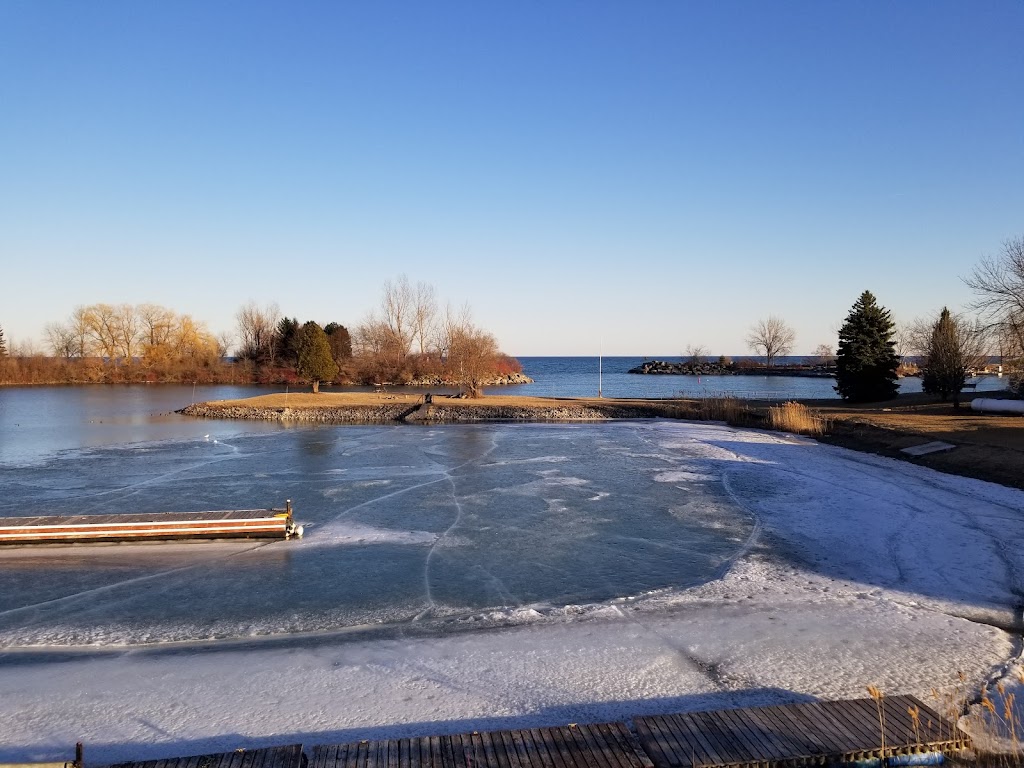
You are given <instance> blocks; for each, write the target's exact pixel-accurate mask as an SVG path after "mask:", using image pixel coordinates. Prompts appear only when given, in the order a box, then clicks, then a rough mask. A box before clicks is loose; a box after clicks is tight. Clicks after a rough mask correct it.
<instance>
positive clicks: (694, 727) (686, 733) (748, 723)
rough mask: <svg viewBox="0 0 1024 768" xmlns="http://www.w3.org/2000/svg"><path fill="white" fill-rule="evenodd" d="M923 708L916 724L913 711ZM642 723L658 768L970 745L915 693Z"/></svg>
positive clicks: (728, 767)
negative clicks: (881, 719)
mask: <svg viewBox="0 0 1024 768" xmlns="http://www.w3.org/2000/svg"><path fill="white" fill-rule="evenodd" d="M879 706H881V709H882V714H883V720H884V724H885V728H884V742H883V738H882V737H883V730H882V728H881V727H880V723H879V719H878V713H879ZM915 706H916V707H918V708H919V709H920V712H921V715H920V723H919V725H918V727H917V728H916V729H915V726H914V722H913V719H912V717H911V716H910V713H909V711H908V708H910V707H915ZM929 723H930V724H929ZM635 724H636V731H637V735H638V737H639V740H640V744H641V746H642V747H643V748H644V751H645V752H646V753H647V754H648V755H649V756H650V757H651V759H652V760H653V761H654V764H655V766H657V768H698V767H701V768H707V767H708V766H721V767H722V768H768V766H786V767H787V768H789V767H795V766H805V765H807V766H809V765H823V764H825V763H827V762H842V761H853V760H857V759H864V758H867V757H882V756H886V757H888V756H892V755H897V754H913V753H916V752H922V751H943V750H950V749H960V748H963V747H964V746H966V745H967V741H966V737H965V736H964V735H963V734H962V733H959V732H958V731H957V730H956V728H955V726H954V725H952V724H951V723H947V722H945V721H944V720H943V719H942V718H940V717H939V716H938V715H937V714H936V713H935V712H934V711H932V710H930V709H929V708H928V707H926V706H925V705H924V704H922V703H921V702H920V701H918V700H917V699H915V698H914V697H912V696H891V697H883V698H882V700H881V704H880V705H879V703H878V702H876V701H875V700H874V699H855V700H846V701H826V702H815V703H804V704H790V705H782V706H774V707H749V708H745V709H732V710H721V711H717V712H691V713H684V714H678V715H664V716H650V717H639V718H636V720H635ZM883 743H884V755H883Z"/></svg>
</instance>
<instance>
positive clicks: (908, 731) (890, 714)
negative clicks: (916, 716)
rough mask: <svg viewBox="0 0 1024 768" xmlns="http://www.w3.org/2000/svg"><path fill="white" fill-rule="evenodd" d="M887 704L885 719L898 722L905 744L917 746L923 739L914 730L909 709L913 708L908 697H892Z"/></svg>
mask: <svg viewBox="0 0 1024 768" xmlns="http://www.w3.org/2000/svg"><path fill="white" fill-rule="evenodd" d="M884 702H885V717H886V720H887V721H888V720H889V719H890V718H892V719H893V720H898V721H899V722H900V725H901V727H902V730H903V733H904V737H903V739H902V741H903V743H904V744H907V745H917V744H918V743H919V742H920V741H921V739H920V734H919V733H918V732H917V731H916V730H915V729H914V723H913V720H912V719H911V717H910V713H909V712H908V711H907V708H908V707H909V706H911V703H910V699H909V698H908V697H906V696H892V697H886V698H885V699H884Z"/></svg>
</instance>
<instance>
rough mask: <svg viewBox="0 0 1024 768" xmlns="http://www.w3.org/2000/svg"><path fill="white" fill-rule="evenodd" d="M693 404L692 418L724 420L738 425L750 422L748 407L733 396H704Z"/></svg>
mask: <svg viewBox="0 0 1024 768" xmlns="http://www.w3.org/2000/svg"><path fill="white" fill-rule="evenodd" d="M695 405H696V408H695V411H694V418H697V419H701V420H703V421H724V422H726V423H727V424H735V425H738V426H742V425H746V424H749V423H750V416H751V411H750V408H748V407H747V404H746V402H744V401H743V400H740V399H738V398H735V397H705V398H702V399H700V400H697V401H696V403H695Z"/></svg>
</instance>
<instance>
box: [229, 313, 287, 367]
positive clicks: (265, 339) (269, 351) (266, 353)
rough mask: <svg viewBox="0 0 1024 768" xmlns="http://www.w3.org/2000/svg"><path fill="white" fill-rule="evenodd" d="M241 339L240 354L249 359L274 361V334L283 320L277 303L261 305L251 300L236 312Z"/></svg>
mask: <svg viewBox="0 0 1024 768" xmlns="http://www.w3.org/2000/svg"><path fill="white" fill-rule="evenodd" d="M235 319H236V320H237V322H238V337H239V339H240V349H239V356H240V357H244V358H247V359H249V360H258V361H261V362H273V359H274V335H275V332H276V330H275V329H276V328H277V324H278V322H280V320H281V310H279V309H278V307H277V304H267V305H266V306H265V307H261V306H259V305H258V304H257V303H256V302H255V301H250V302H249V303H248V304H246V305H245V306H243V307H242V308H241V309H239V310H238V312H237V313H236V314H235Z"/></svg>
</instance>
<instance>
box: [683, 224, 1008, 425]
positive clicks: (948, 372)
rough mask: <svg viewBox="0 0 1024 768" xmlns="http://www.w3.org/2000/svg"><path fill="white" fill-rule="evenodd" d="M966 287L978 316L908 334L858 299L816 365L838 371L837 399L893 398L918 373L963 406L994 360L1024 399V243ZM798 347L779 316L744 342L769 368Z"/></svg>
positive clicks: (929, 387)
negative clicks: (972, 382)
mask: <svg viewBox="0 0 1024 768" xmlns="http://www.w3.org/2000/svg"><path fill="white" fill-rule="evenodd" d="M964 282H965V283H966V284H967V285H968V286H969V287H970V288H971V289H973V290H974V292H975V295H976V298H975V301H974V302H973V304H972V307H971V308H972V309H974V310H975V311H976V312H977V313H978V314H977V315H975V316H973V317H972V316H969V315H966V314H954V313H952V312H950V311H949V309H948V308H947V307H943V308H942V309H941V310H939V311H938V312H937V313H936V314H935V315H933V316H931V317H925V318H918V319H916V320H914V321H912V322H911V323H909V324H907V325H905V326H903V327H897V326H896V324H895V323H894V322H893V320H892V316H891V314H890V313H889V311H888V310H886V309H885V308H884V307H881V306H879V305H878V303H877V300H876V298H875V297H874V295H873V294H872V293H871V292H870V291H865V292H864V293H863V294H861V296H860V297H859V298H858V299H857V301H856V302H855V303H854V305H853V307H852V308H851V310H850V312H849V314H848V315H847V317H846V320H845V322H844V323H843V326H842V327H841V328H840V330H839V346H838V351H837V354H835V355H833V354H832V347H831V346H830V345H828V344H819V345H818V347H817V349H816V350H815V355H814V357H815V359H816V362H817V363H818V364H819V365H822V366H833V365H834V366H835V375H836V387H835V389H836V392H838V393H839V395H840V396H841V397H843V398H844V399H848V400H854V401H879V400H887V399H890V398H892V397H895V396H896V393H897V391H898V389H899V388H898V386H897V384H896V382H897V378H898V375H897V372H898V371H899V370H900V368H901V367H902V368H904V369H905V370H906V371H907V372H910V371H913V372H919V373H920V374H921V380H922V382H921V384H922V388H923V390H924V391H925V392H927V393H929V394H936V395H938V396H939V397H940V398H941V399H942V400H943V401H945V400H949V399H952V400H953V404H954V406H959V404H960V392H961V391H962V390H963V387H964V382H965V380H966V379H967V377H968V376H969V375H970V373H971V372H972V371H976V370H981V369H983V368H984V367H985V366H986V365H987V363H988V360H989V358H990V357H992V356H997V357H999V359H1000V360H1001V361H1002V362H1003V363H1004V364H1005V365H1006V367H1007V368H1008V369H1009V372H1010V374H1011V376H1010V388H1011V390H1013V391H1014V392H1015V393H1016V394H1017V395H1018V396H1019V397H1024V237H1016V238H1012V239H1010V240H1007V241H1005V242H1004V243H1003V246H1002V249H1001V251H1000V252H999V254H998V255H997V256H993V257H987V258H985V259H983V260H982V261H981V262H980V263H979V264H978V265H977V266H976V267H975V268H974V271H973V272H972V273H971V275H970V276H969V277H967V278H964ZM795 341H796V333H795V331H794V330H793V329H792V328H791V327H790V326H789V325H787V324H786V322H785V321H784V320H783V319H782V318H780V317H777V316H774V315H772V316H769V317H768V318H767V319H763V320H759V321H758V322H757V323H755V324H754V325H753V326H752V327H751V328H750V330H749V332H748V333H747V336H746V343H747V346H748V347H749V348H750V349H751V350H752V351H753V352H755V353H758V354H760V355H761V356H763V357H764V359H765V365H766V366H767V367H769V368H770V367H773V366H774V365H775V362H776V360H777V359H778V358H779V357H782V356H785V355H787V354H789V353H790V352H791V351H792V349H793V345H794V343H795ZM908 354H915V355H917V356H919V357H920V358H921V365H920V369H918V368H917V367H916V366H915V367H910V366H907V365H905V363H904V358H905V357H906V356H907V355H908ZM706 355H707V349H706V347H704V346H702V345H699V344H690V345H688V346H687V348H686V355H685V357H687V358H688V359H689V361H690V362H691V363H693V364H698V363H700V362H702V360H703V358H704V357H705V356H706ZM723 360H724V358H723Z"/></svg>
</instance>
